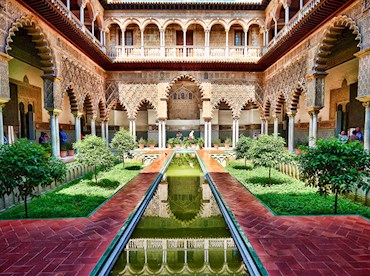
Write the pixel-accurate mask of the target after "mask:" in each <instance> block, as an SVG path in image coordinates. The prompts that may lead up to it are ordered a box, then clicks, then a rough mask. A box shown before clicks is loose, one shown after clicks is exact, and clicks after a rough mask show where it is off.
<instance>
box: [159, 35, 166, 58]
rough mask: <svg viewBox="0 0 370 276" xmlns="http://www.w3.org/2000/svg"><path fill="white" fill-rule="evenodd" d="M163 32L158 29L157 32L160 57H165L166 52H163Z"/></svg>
mask: <svg viewBox="0 0 370 276" xmlns="http://www.w3.org/2000/svg"><path fill="white" fill-rule="evenodd" d="M164 32H165V30H164V29H160V30H159V38H160V39H159V40H160V42H159V47H160V55H161V57H164V56H165V52H166V50H165V40H164V37H165V33H164Z"/></svg>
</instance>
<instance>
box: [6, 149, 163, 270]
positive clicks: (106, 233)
mask: <svg viewBox="0 0 370 276" xmlns="http://www.w3.org/2000/svg"><path fill="white" fill-rule="evenodd" d="M168 157H169V154H167V155H165V154H163V155H162V156H161V157H160V158H158V159H157V160H156V161H154V162H153V164H152V165H150V166H149V167H148V168H146V169H145V170H144V171H143V172H142V173H141V174H139V175H138V177H136V178H135V179H134V180H133V181H131V182H130V183H129V184H127V185H126V186H125V187H124V188H123V189H122V190H121V191H120V192H119V193H117V194H116V195H115V196H114V197H113V198H111V199H110V200H109V201H108V202H107V203H106V204H105V205H104V206H102V207H101V208H100V209H99V210H98V211H97V212H95V213H94V214H93V215H92V216H91V217H89V218H78V219H49V220H12V221H9V220H8V221H0V274H1V275H25V274H26V275H41V274H42V275H88V274H89V273H90V272H91V271H92V269H93V268H94V266H95V264H96V263H97V262H98V260H99V259H100V257H101V256H102V255H103V253H104V252H105V250H106V249H107V247H108V246H109V244H110V243H111V241H112V240H113V238H114V237H115V236H116V234H117V232H118V231H119V229H120V228H121V227H122V225H123V224H124V222H125V221H126V219H127V218H128V216H129V215H130V214H131V212H132V211H133V210H134V208H135V207H136V205H137V204H138V202H139V201H140V199H141V198H142V197H143V195H144V193H145V192H146V190H147V189H148V188H149V186H150V184H151V183H152V182H153V181H154V179H155V177H156V176H157V174H158V172H159V171H160V169H161V168H162V166H163V164H164V162H165V161H166V160H167V158H168Z"/></svg>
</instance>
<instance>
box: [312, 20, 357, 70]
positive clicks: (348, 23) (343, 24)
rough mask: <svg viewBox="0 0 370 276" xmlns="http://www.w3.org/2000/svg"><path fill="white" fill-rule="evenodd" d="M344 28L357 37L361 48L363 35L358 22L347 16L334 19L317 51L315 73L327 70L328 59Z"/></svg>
mask: <svg viewBox="0 0 370 276" xmlns="http://www.w3.org/2000/svg"><path fill="white" fill-rule="evenodd" d="M343 28H347V29H349V30H351V31H352V33H353V34H354V35H356V38H355V40H356V41H358V45H357V47H359V48H361V33H360V30H359V28H358V27H357V25H356V22H355V21H354V20H353V19H352V18H349V17H348V16H346V15H341V16H337V17H335V18H333V19H332V20H331V24H330V26H329V27H328V29H327V30H326V31H325V33H324V35H323V38H322V39H321V43H320V45H319V47H318V49H317V53H316V56H315V64H314V68H313V72H324V71H325V68H326V63H327V58H328V56H329V55H330V54H331V50H332V49H333V47H334V46H335V44H336V43H337V40H338V38H339V36H340V34H341V33H342V32H343Z"/></svg>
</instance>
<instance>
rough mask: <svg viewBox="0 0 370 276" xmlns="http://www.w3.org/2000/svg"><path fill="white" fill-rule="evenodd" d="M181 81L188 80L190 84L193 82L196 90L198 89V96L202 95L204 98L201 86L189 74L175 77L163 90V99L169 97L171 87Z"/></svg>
mask: <svg viewBox="0 0 370 276" xmlns="http://www.w3.org/2000/svg"><path fill="white" fill-rule="evenodd" d="M183 80H189V81H192V82H195V84H196V85H197V86H198V89H199V92H200V94H201V95H202V98H203V97H204V96H205V93H204V89H203V86H202V84H201V83H200V82H199V81H198V80H197V79H195V78H194V77H193V76H191V75H189V74H183V75H179V76H177V77H175V78H174V79H173V80H172V81H171V82H170V83H169V84H168V85H167V87H166V90H165V94H164V97H165V98H168V96H169V95H170V92H171V89H172V86H173V85H174V84H175V83H176V82H178V81H183Z"/></svg>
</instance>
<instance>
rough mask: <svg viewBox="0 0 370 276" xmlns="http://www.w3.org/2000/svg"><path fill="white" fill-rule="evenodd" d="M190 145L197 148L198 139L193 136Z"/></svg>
mask: <svg viewBox="0 0 370 276" xmlns="http://www.w3.org/2000/svg"><path fill="white" fill-rule="evenodd" d="M189 145H190V146H191V148H192V149H196V148H197V139H196V138H193V139H191V140H189Z"/></svg>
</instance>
